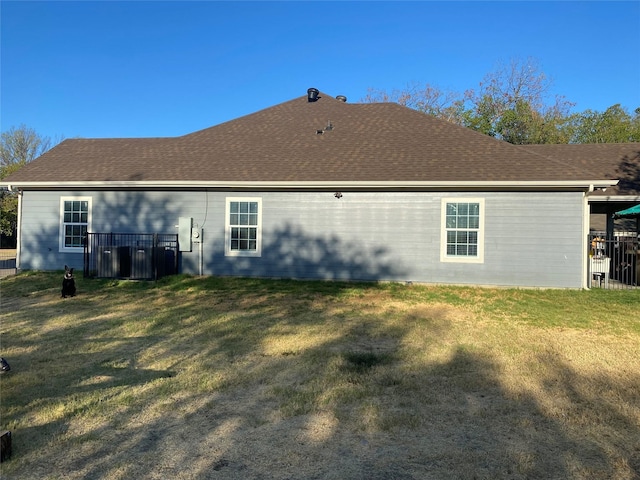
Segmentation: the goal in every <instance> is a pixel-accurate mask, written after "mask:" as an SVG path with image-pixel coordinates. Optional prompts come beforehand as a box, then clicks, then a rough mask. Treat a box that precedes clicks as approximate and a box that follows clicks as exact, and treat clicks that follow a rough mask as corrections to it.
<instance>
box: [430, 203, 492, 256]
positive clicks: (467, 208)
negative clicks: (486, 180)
mask: <svg viewBox="0 0 640 480" xmlns="http://www.w3.org/2000/svg"><path fill="white" fill-rule="evenodd" d="M441 244H442V245H441V247H440V249H441V250H440V260H441V261H443V262H467V263H482V262H484V199H443V200H442V240H441Z"/></svg>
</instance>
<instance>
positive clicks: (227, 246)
mask: <svg viewBox="0 0 640 480" xmlns="http://www.w3.org/2000/svg"><path fill="white" fill-rule="evenodd" d="M231 202H257V203H258V224H257V225H256V228H257V232H256V249H255V251H247V250H231V225H230V224H229V216H230V213H231ZM224 254H225V256H226V257H261V256H262V198H260V197H227V198H226V202H225V213H224Z"/></svg>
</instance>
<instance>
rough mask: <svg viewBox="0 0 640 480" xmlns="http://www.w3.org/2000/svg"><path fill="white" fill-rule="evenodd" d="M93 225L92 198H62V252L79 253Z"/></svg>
mask: <svg viewBox="0 0 640 480" xmlns="http://www.w3.org/2000/svg"><path fill="white" fill-rule="evenodd" d="M90 225H91V197H61V198H60V248H59V250H60V251H61V252H78V251H82V249H83V247H84V238H85V237H86V235H87V231H88V230H89V229H90Z"/></svg>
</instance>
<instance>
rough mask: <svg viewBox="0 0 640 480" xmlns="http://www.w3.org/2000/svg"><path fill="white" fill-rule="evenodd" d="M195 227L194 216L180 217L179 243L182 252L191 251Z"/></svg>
mask: <svg viewBox="0 0 640 480" xmlns="http://www.w3.org/2000/svg"><path fill="white" fill-rule="evenodd" d="M192 229H193V218H191V217H180V218H179V219H178V245H179V248H180V251H181V252H190V251H191V248H192V246H191V230H192Z"/></svg>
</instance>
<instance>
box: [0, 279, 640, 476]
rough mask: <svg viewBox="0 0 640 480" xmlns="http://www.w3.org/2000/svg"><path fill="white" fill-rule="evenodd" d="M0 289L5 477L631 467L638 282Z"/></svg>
mask: <svg viewBox="0 0 640 480" xmlns="http://www.w3.org/2000/svg"><path fill="white" fill-rule="evenodd" d="M59 278H60V275H54V274H46V273H33V274H23V275H19V276H17V277H13V278H7V279H4V280H2V283H1V284H0V295H1V308H2V310H1V316H0V320H1V326H0V333H1V338H0V340H1V344H0V352H1V355H2V356H4V357H7V358H8V359H9V361H10V363H11V366H12V371H11V372H10V373H8V374H5V375H3V376H2V377H1V378H0V388H1V390H0V407H1V411H0V413H1V417H2V418H1V425H0V428H2V429H9V430H12V432H13V444H14V454H13V457H12V459H11V460H10V461H8V462H5V463H2V464H1V465H0V468H1V472H2V478H6V479H8V480H9V479H16V480H17V479H31V478H34V479H36V478H37V479H58V478H66V479H85V478H91V479H93V478H96V479H97V478H100V479H129V478H141V479H161V478H162V479H164V478H176V479H208V478H213V479H237V478H244V479H288V478H296V479H313V478H318V479H319V478H322V479H356V478H357V479H361V478H367V479H411V478H415V479H428V478H434V479H446V478H456V479H459V478H478V479H480V478H494V479H496V478H497V479H500V478H505V479H507V478H508V479H525V478H545V479H552V478H558V479H560V478H562V479H598V478H600V479H611V478H614V479H633V478H638V476H639V475H640V389H639V388H638V385H640V362H639V361H638V355H639V352H640V348H639V347H640V318H639V315H638V312H639V310H640V308H639V307H640V292H638V291H602V290H594V291H562V290H548V291H538V290H506V289H475V288H454V287H432V286H420V285H400V284H380V285H376V284H353V283H338V282H324V283H321V282H295V281H273V280H272V281H267V280H252V279H219V278H193V277H183V276H178V277H172V278H166V279H164V280H163V281H161V282H158V283H144V282H118V281H101V280H84V279H82V278H80V279H78V296H76V297H74V298H67V299H61V298H59V297H60V285H59V283H60V282H59Z"/></svg>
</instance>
